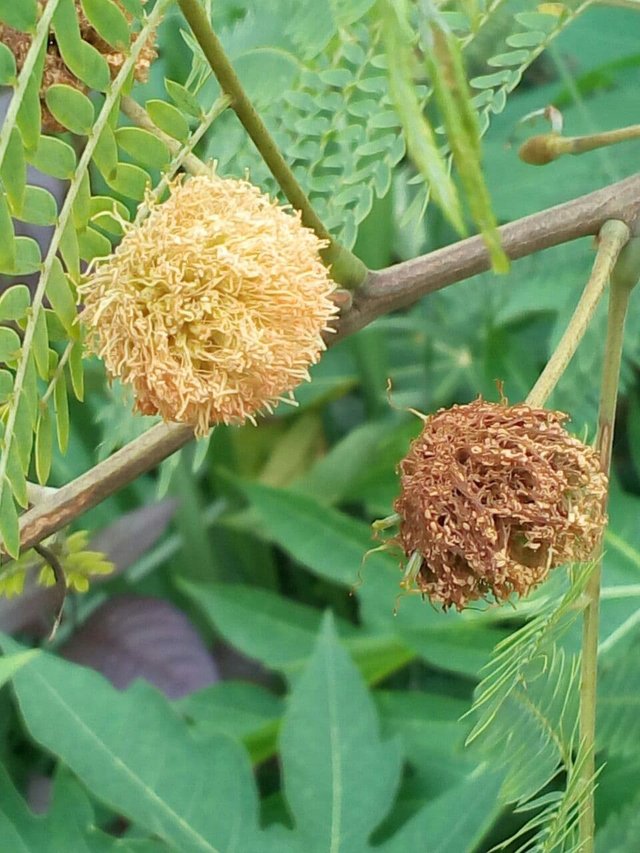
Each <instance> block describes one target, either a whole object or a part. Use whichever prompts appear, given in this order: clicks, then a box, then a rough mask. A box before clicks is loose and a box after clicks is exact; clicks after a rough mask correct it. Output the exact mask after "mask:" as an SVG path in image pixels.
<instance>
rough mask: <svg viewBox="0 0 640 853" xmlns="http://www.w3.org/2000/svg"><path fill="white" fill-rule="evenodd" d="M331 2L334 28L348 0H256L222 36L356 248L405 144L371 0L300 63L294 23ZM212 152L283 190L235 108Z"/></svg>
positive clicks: (226, 166) (313, 191)
mask: <svg viewBox="0 0 640 853" xmlns="http://www.w3.org/2000/svg"><path fill="white" fill-rule="evenodd" d="M325 5H327V6H328V5H331V8H332V9H333V12H332V20H333V21H334V24H332V25H331V26H332V27H333V26H334V25H335V26H337V23H339V21H340V20H342V18H341V10H342V7H343V4H341V3H331V4H329V3H328V0H327V2H326V3H325V2H323V3H311V2H308V0H304V2H301V3H299V4H288V5H287V3H282V2H275V0H267V2H265V3H260V4H257V3H254V4H251V6H250V9H249V11H248V13H247V15H246V16H245V18H244V19H243V21H242V22H241V23H240V24H238V25H237V26H236V27H235V28H234V29H232V30H229V31H227V32H223V33H222V39H223V41H224V43H225V47H226V49H227V51H228V52H229V55H230V56H231V58H232V60H233V62H234V67H236V69H237V71H238V74H239V75H240V77H241V79H242V82H243V83H244V85H245V86H246V88H247V90H248V92H249V94H250V96H251V97H252V98H253V99H254V100H255V101H256V103H257V104H258V106H259V109H260V114H261V116H262V117H263V119H264V120H265V122H266V124H267V126H268V127H269V130H270V131H271V133H272V135H273V137H274V139H275V141H276V143H277V144H278V146H279V147H280V149H281V150H282V151H283V153H284V154H285V156H286V158H287V160H288V161H289V162H290V163H291V165H292V168H293V170H294V173H295V175H296V177H297V179H298V180H299V181H300V183H301V185H302V186H303V188H304V189H305V190H306V192H307V193H308V194H309V196H310V198H311V201H312V203H313V206H314V208H315V210H316V211H317V213H318V215H319V216H320V218H321V219H322V221H323V222H324V223H325V224H326V225H327V226H328V227H329V228H330V230H331V231H332V233H333V234H335V236H336V237H337V238H338V239H339V240H340V241H341V242H342V243H343V244H345V245H347V246H352V245H353V244H354V242H355V238H356V234H357V227H358V224H359V223H360V222H361V221H362V220H363V219H364V218H365V217H366V216H367V215H368V213H369V211H370V209H371V205H372V203H373V199H374V197H375V196H377V197H382V196H384V195H385V194H386V193H387V191H388V190H389V187H390V184H391V171H392V169H393V167H394V166H395V165H396V164H397V163H398V162H399V161H400V160H401V158H402V157H403V155H404V153H405V143H404V139H403V137H402V133H401V128H400V122H399V119H398V117H397V115H396V113H395V111H394V109H393V104H392V102H391V98H390V97H389V94H388V86H387V82H386V73H385V67H386V58H385V56H384V49H383V46H382V41H381V37H382V29H381V27H380V26H379V25H378V24H370V23H369V22H368V21H367V19H366V9H367V8H368V6H369V5H370V4H368V3H348V4H346V6H348V7H349V19H350V20H351V21H352V23H351V24H350V25H349V27H348V28H347V27H345V28H342V27H341V28H339V30H336V33H335V34H334V35H333V36H332V37H331V39H330V41H329V43H328V44H327V47H326V49H325V50H323V51H322V52H320V53H316V52H315V50H311V49H309V51H308V53H309V54H314V55H313V57H312V58H309V59H305V60H304V61H301V55H302V54H301V51H300V50H299V48H298V47H297V46H296V44H295V42H294V39H293V36H292V33H291V32H290V31H289V29H288V23H289V21H290V20H291V19H292V18H293V16H294V15H298V14H300V15H303V14H304V15H306V16H311V18H312V19H313V18H314V16H315V15H317V16H320V15H321V14H324V13H323V12H322V7H324V6H325ZM303 7H304V8H303ZM356 17H357V20H356ZM314 26H315V24H314ZM312 32H314V30H313V27H312ZM305 53H307V51H305ZM265 66H266V67H267V68H268V69H269V73H268V74H265V72H264V69H265ZM194 67H195V71H194V79H197V77H198V74H204V76H205V78H206V76H207V72H206V69H205V68H204V65H203V64H202V63H201V61H200V58H199V54H196V56H195V59H194ZM205 158H214V159H217V160H218V161H219V163H220V172H221V174H225V173H227V174H229V173H230V174H235V175H237V176H244V175H245V173H246V170H247V169H248V170H249V172H250V176H251V180H252V182H253V183H256V184H258V185H259V186H261V187H262V188H263V189H264V190H265V191H266V192H269V193H270V194H272V195H277V194H278V187H277V186H276V183H275V182H274V180H273V178H272V176H271V175H270V173H269V172H268V170H267V168H266V166H265V165H264V163H263V162H262V160H261V158H260V157H259V155H258V154H257V153H256V151H255V149H254V147H253V145H252V143H250V142H249V141H248V139H247V137H246V134H245V133H244V131H243V130H242V128H241V127H240V126H239V125H238V122H237V120H236V119H235V117H234V115H233V114H232V111H228V113H227V114H225V115H223V116H221V117H220V118H219V119H218V120H217V121H216V133H215V134H213V135H212V136H211V138H210V142H209V146H208V149H207V151H206V154H205Z"/></svg>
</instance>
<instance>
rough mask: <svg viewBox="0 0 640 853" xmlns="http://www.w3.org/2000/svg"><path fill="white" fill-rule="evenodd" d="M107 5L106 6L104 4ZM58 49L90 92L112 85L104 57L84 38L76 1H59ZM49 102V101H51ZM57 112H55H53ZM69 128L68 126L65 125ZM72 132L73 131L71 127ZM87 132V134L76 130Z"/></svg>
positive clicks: (54, 24) (67, 64)
mask: <svg viewBox="0 0 640 853" xmlns="http://www.w3.org/2000/svg"><path fill="white" fill-rule="evenodd" d="M103 5H104V4H103ZM53 28H54V30H55V34H56V42H57V44H58V49H59V50H60V54H61V56H62V58H63V60H64V63H65V65H66V66H67V68H68V69H69V70H70V71H71V72H72V73H73V74H75V76H76V77H77V78H78V79H79V80H82V82H83V83H86V84H87V86H89V88H90V89H95V90H96V91H98V92H104V91H106V90H107V89H108V87H109V83H110V82H111V75H110V74H109V66H108V65H107V62H106V60H105V58H104V57H103V56H102V54H101V53H100V52H99V51H98V50H97V49H96V48H95V47H94V46H93V45H92V44H89V42H87V41H84V39H82V38H81V37H80V29H79V26H78V17H77V14H76V7H75V4H74V2H73V0H59V4H58V8H57V9H56V12H55V15H54V16H53ZM47 102H48V101H47ZM52 112H53V110H52ZM62 124H64V125H65V127H69V125H68V124H66V123H65V122H62ZM69 129H70V130H73V128H71V127H69ZM76 132H79V133H81V134H82V133H85V132H84V131H76Z"/></svg>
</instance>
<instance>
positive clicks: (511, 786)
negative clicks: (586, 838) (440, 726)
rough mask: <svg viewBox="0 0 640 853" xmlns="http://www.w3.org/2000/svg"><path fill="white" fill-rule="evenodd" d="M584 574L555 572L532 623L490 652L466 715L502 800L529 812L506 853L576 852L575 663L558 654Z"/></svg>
mask: <svg viewBox="0 0 640 853" xmlns="http://www.w3.org/2000/svg"><path fill="white" fill-rule="evenodd" d="M591 569H592V566H591V565H586V566H583V567H581V568H580V569H578V570H575V571H571V572H570V574H569V581H568V583H567V580H566V578H563V576H562V575H561V573H559V572H557V573H556V574H555V575H554V576H552V579H551V580H550V581H549V583H548V584H547V585H546V587H545V589H544V594H543V597H541V598H540V599H538V601H537V613H536V615H535V617H534V618H533V619H531V621H529V622H528V623H527V624H525V625H524V627H522V628H521V629H520V630H518V631H516V632H514V633H513V634H511V635H510V636H509V637H508V638H507V639H506V640H504V641H503V642H502V643H501V644H500V645H499V646H498V647H497V648H496V650H495V653H494V656H493V658H492V660H491V662H490V663H489V664H488V667H487V669H488V671H487V674H486V676H485V677H484V679H483V681H482V682H481V683H480V685H479V687H478V690H477V694H476V698H475V702H474V705H473V707H472V709H471V712H470V713H471V715H472V717H473V718H474V719H475V724H474V727H473V729H472V731H471V733H470V735H469V738H468V742H469V743H472V744H474V745H475V747H476V748H477V749H479V750H481V752H482V753H483V754H485V755H486V756H488V757H489V756H490V758H491V761H492V763H495V764H496V765H497V766H502V767H503V768H504V770H505V774H506V778H505V783H504V787H503V791H502V794H503V797H504V799H505V801H507V802H512V803H516V804H517V807H518V810H519V811H522V812H526V811H533V812H534V815H533V817H532V818H531V819H530V820H528V821H527V822H526V823H525V825H524V826H523V827H522V829H521V830H520V831H519V832H518V834H517V835H516V836H515V837H514V838H511V839H509V840H508V842H505V844H504V845H503V846H507V845H509V844H514V845H515V847H514V848H510V849H517V850H518V851H526V850H536V851H549V853H551V851H556V853H559V851H565V852H566V851H573V850H576V849H577V847H576V843H577V842H576V832H575V830H576V824H577V821H578V818H579V816H580V813H581V811H582V808H583V804H584V797H585V793H586V788H585V785H584V783H583V780H582V779H581V777H580V771H581V768H582V765H583V762H584V761H585V758H586V755H585V751H584V749H582V746H581V744H580V740H579V734H578V698H577V694H578V690H577V686H578V683H579V663H580V660H579V655H577V654H576V653H573V652H570V651H567V650H566V649H565V648H564V647H563V638H564V637H565V635H566V633H567V631H568V630H569V629H570V628H571V626H572V625H573V624H574V623H575V621H576V619H577V618H578V617H579V615H580V613H581V597H582V594H583V591H584V587H585V584H586V581H587V579H588V577H589V574H590V571H591ZM563 587H564V589H563ZM559 785H561V787H558V786H559Z"/></svg>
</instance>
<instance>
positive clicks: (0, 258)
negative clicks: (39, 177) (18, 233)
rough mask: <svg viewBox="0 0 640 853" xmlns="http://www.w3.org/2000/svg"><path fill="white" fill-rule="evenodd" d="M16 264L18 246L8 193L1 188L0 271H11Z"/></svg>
mask: <svg viewBox="0 0 640 853" xmlns="http://www.w3.org/2000/svg"><path fill="white" fill-rule="evenodd" d="M15 264H16V244H15V235H14V233H13V222H12V220H11V213H10V212H9V205H8V204H7V193H6V192H5V191H4V189H2V188H0V269H5V270H7V269H8V270H10V269H13V268H14V267H15Z"/></svg>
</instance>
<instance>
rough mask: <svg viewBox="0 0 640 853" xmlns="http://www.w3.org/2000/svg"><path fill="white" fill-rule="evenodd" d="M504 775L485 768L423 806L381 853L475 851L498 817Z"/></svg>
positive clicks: (382, 847)
mask: <svg viewBox="0 0 640 853" xmlns="http://www.w3.org/2000/svg"><path fill="white" fill-rule="evenodd" d="M502 781H503V777H502V775H501V774H499V773H493V772H491V771H490V770H489V771H487V770H485V771H484V772H483V773H478V774H475V775H473V776H470V777H469V778H468V779H466V780H465V781H464V782H462V783H461V784H460V785H456V786H455V787H454V788H450V789H449V791H447V792H446V793H445V794H443V795H442V796H441V797H438V798H437V799H435V800H433V801H432V802H430V803H428V804H427V805H426V806H424V807H423V808H422V809H421V810H420V811H419V812H418V813H417V814H416V815H415V816H414V817H412V818H411V819H410V820H409V821H408V822H407V823H406V824H405V826H403V827H402V829H400V830H399V831H398V832H397V833H396V834H395V835H394V836H393V838H391V839H390V840H389V841H387V843H386V844H383V845H382V846H381V847H379V848H377V849H378V850H379V851H380V853H408V851H413V850H416V851H417V850H426V851H429V853H453V851H456V853H472V851H474V850H478V849H480V848H479V847H478V845H479V844H480V843H481V842H482V840H483V838H484V836H485V835H486V833H487V832H488V831H489V829H490V828H491V825H492V824H493V822H494V821H495V819H496V818H497V817H498V815H499V813H500V810H501V808H502V804H501V801H500V796H499V795H500V787H501V785H502Z"/></svg>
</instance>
